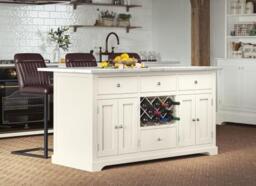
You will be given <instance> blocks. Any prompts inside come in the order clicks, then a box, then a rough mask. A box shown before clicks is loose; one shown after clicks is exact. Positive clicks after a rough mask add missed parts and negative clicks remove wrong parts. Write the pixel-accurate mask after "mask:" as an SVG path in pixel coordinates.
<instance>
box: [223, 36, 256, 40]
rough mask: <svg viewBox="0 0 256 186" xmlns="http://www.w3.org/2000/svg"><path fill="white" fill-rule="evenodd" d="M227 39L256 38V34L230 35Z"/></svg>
mask: <svg viewBox="0 0 256 186" xmlns="http://www.w3.org/2000/svg"><path fill="white" fill-rule="evenodd" d="M227 39H256V36H228V37H227Z"/></svg>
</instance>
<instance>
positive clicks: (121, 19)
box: [117, 14, 132, 27]
mask: <svg viewBox="0 0 256 186" xmlns="http://www.w3.org/2000/svg"><path fill="white" fill-rule="evenodd" d="M131 17H132V16H131V14H119V15H118V17H117V23H118V26H124V27H128V26H130V19H131Z"/></svg>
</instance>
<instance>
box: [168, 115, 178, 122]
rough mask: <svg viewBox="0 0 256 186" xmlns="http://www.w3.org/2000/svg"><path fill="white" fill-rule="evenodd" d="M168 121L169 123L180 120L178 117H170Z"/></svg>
mask: <svg viewBox="0 0 256 186" xmlns="http://www.w3.org/2000/svg"><path fill="white" fill-rule="evenodd" d="M170 120H171V121H180V118H179V117H176V116H171V117H170Z"/></svg>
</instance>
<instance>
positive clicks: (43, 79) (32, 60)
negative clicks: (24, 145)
mask: <svg viewBox="0 0 256 186" xmlns="http://www.w3.org/2000/svg"><path fill="white" fill-rule="evenodd" d="M14 61H15V67H16V71H17V77H18V82H19V90H20V92H21V93H22V94H24V95H31V96H32V95H33V96H34V95H40V96H42V97H43V98H44V148H34V149H25V150H19V151H13V152H12V154H17V155H24V156H31V157H40V158H42V157H43V158H48V109H49V103H48V97H49V95H51V94H53V86H52V85H51V82H50V77H49V75H48V74H47V73H46V72H38V70H37V68H45V67H46V64H45V61H44V59H43V57H42V56H41V55H40V54H33V53H23V54H16V55H15V56H14ZM38 150H43V151H44V155H43V156H41V155H36V154H30V153H28V152H33V151H38ZM51 151H52V150H51Z"/></svg>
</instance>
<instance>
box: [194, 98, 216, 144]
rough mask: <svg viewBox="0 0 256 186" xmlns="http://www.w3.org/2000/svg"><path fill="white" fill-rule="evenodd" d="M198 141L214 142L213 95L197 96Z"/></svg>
mask: <svg viewBox="0 0 256 186" xmlns="http://www.w3.org/2000/svg"><path fill="white" fill-rule="evenodd" d="M196 117H197V126H196V143H197V144H200V145H201V144H209V143H211V142H212V131H213V105H212V96H211V95H198V96H197V97H196Z"/></svg>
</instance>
